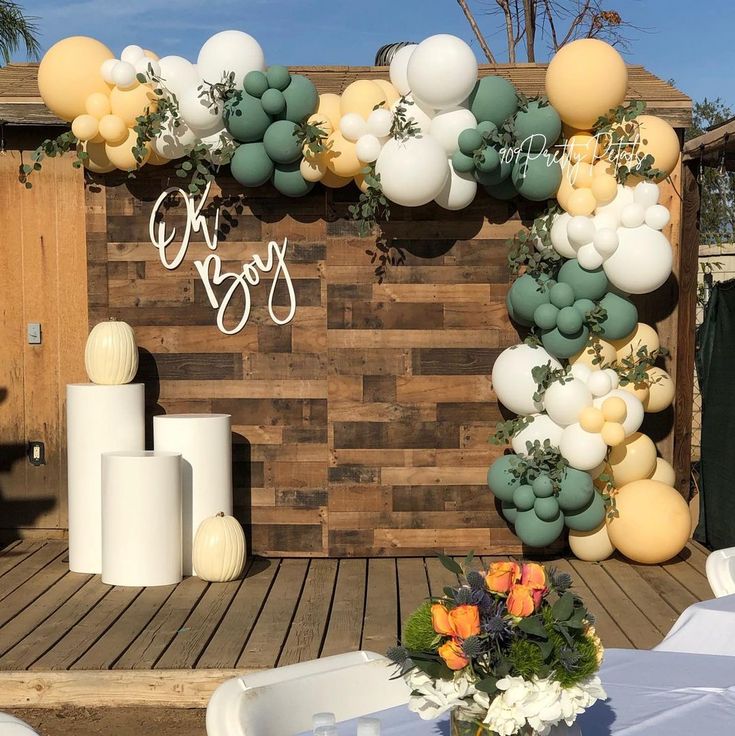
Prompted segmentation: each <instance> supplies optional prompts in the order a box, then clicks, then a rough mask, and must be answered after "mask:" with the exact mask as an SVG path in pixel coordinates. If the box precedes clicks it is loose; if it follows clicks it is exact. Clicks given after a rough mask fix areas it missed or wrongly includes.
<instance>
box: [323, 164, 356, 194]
mask: <svg viewBox="0 0 735 736" xmlns="http://www.w3.org/2000/svg"><path fill="white" fill-rule="evenodd" d="M350 182H352V179H350V178H347V177H344V176H337V174H335V173H334V172H333V171H332V170H331V169H329V168H328V169H327V170H326V171H325V172H324V178H323V179H322V184H324V186H325V187H329V189H342V187H346V186H347V185H348V184H350Z"/></svg>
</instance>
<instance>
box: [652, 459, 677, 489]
mask: <svg viewBox="0 0 735 736" xmlns="http://www.w3.org/2000/svg"><path fill="white" fill-rule="evenodd" d="M651 480H657V481H660V482H661V483H666V485H667V486H673V485H674V483H676V471H675V470H674V468H672V467H671V464H670V463H667V462H666V460H664V459H663V458H662V457H658V458H656V470H655V471H654V473H653V475H652V476H651Z"/></svg>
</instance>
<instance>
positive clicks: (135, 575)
mask: <svg viewBox="0 0 735 736" xmlns="http://www.w3.org/2000/svg"><path fill="white" fill-rule="evenodd" d="M102 582H103V583H107V584H108V585H132V586H146V585H172V584H175V583H180V582H181V454H180V453H177V452H153V451H147V452H146V451H145V450H144V451H141V452H106V453H104V455H102Z"/></svg>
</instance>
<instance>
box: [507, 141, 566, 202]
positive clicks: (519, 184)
mask: <svg viewBox="0 0 735 736" xmlns="http://www.w3.org/2000/svg"><path fill="white" fill-rule="evenodd" d="M511 178H512V180H513V184H514V185H515V187H516V189H517V190H518V193H519V194H520V195H521V196H522V197H525V198H526V199H530V200H531V201H532V202H543V201H544V200H546V199H550V198H551V197H553V196H554V195H555V194H556V192H557V190H558V189H559V184H561V166H560V164H559V162H558V161H555V160H554V158H553V156H551V155H550V154H547V153H522V154H520V156H518V158H517V159H516V162H515V164H513V173H512V174H511Z"/></svg>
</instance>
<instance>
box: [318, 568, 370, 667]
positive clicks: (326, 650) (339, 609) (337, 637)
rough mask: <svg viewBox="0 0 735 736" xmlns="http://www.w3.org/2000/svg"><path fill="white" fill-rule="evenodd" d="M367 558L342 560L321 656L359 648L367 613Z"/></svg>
mask: <svg viewBox="0 0 735 736" xmlns="http://www.w3.org/2000/svg"><path fill="white" fill-rule="evenodd" d="M366 585H367V560H361V559H345V560H340V561H339V570H338V572H337V584H336V586H335V590H334V600H333V602H332V610H331V612H330V614H329V622H328V624H327V634H326V636H325V638H324V644H323V645H322V651H321V656H322V657H328V656H330V655H332V654H342V653H343V652H354V651H356V650H358V649H359V648H360V642H361V640H362V622H363V617H364V616H363V614H364V612H365V591H366Z"/></svg>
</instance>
